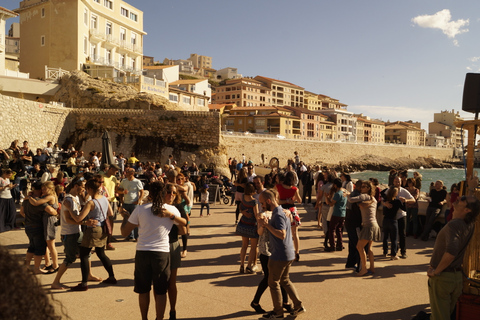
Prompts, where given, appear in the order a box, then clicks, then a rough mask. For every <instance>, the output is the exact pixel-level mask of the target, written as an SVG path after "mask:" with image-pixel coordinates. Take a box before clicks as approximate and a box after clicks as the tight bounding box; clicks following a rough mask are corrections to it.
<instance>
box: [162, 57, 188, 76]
mask: <svg viewBox="0 0 480 320" xmlns="http://www.w3.org/2000/svg"><path fill="white" fill-rule="evenodd" d="M163 64H164V65H168V66H178V67H179V70H178V71H179V72H180V73H182V74H187V75H193V74H195V70H194V67H193V63H192V61H190V60H182V59H178V60H170V59H168V58H165V59H164V60H163Z"/></svg>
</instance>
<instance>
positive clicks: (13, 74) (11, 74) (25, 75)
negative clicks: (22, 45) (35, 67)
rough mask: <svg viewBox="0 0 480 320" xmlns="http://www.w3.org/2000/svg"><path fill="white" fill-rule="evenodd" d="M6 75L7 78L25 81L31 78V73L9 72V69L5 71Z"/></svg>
mask: <svg viewBox="0 0 480 320" xmlns="http://www.w3.org/2000/svg"><path fill="white" fill-rule="evenodd" d="M4 74H5V75H6V76H7V77H14V78H23V79H29V78H30V73H24V72H20V71H13V70H8V69H5V73H4Z"/></svg>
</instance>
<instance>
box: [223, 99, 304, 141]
mask: <svg viewBox="0 0 480 320" xmlns="http://www.w3.org/2000/svg"><path fill="white" fill-rule="evenodd" d="M222 128H225V130H227V131H237V132H247V131H248V132H251V133H261V134H269V135H278V136H283V137H286V138H291V139H299V138H301V119H300V117H298V116H295V115H294V113H293V112H292V111H291V110H288V109H286V108H280V107H273V106H265V107H263V106H262V107H236V108H232V109H231V110H230V112H229V114H227V115H225V117H222Z"/></svg>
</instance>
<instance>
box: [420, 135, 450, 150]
mask: <svg viewBox="0 0 480 320" xmlns="http://www.w3.org/2000/svg"><path fill="white" fill-rule="evenodd" d="M425 145H426V146H429V147H437V148H442V147H447V146H451V141H450V139H448V138H445V137H442V136H437V135H436V134H435V133H428V134H427V135H426V136H425Z"/></svg>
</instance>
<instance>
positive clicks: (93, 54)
mask: <svg viewBox="0 0 480 320" xmlns="http://www.w3.org/2000/svg"><path fill="white" fill-rule="evenodd" d="M90 55H91V58H92V59H93V60H95V59H96V58H97V46H96V45H94V44H92V45H90Z"/></svg>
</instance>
